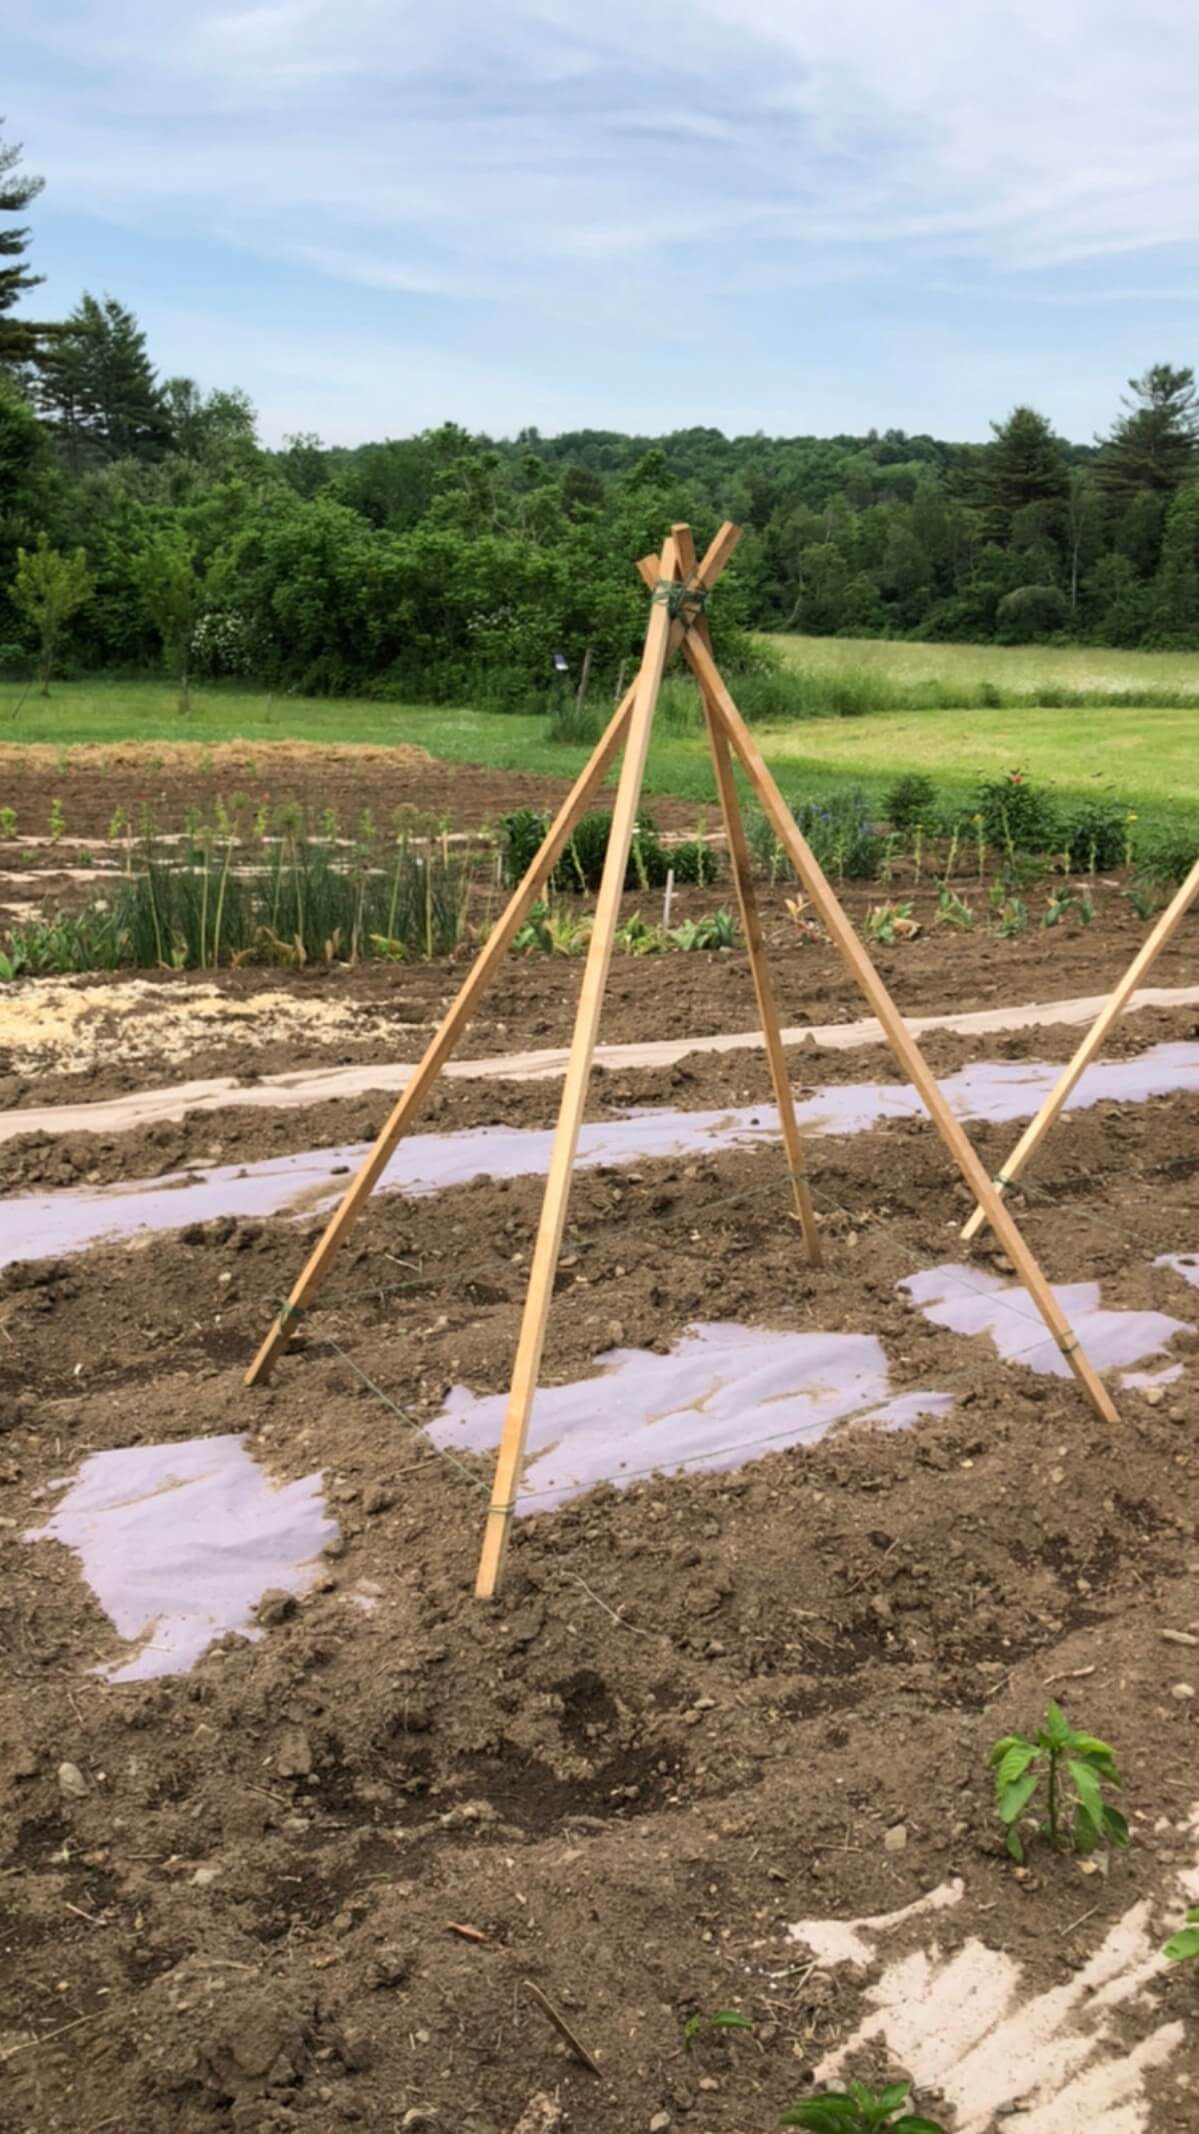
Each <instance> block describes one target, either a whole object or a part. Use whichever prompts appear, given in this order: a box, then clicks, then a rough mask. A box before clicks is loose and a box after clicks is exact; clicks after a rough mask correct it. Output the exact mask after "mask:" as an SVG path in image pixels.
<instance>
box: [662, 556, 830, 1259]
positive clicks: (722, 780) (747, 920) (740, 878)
mask: <svg viewBox="0 0 1199 2134" xmlns="http://www.w3.org/2000/svg"><path fill="white" fill-rule="evenodd" d="M671 531H672V533H673V534H674V539H675V547H676V549H677V550H678V557H679V571H680V574H681V575H682V576H683V577H684V578H687V577H689V576H690V574H691V572H692V571H693V570H694V568H695V548H694V546H693V543H692V539H691V528H690V527H689V526H675V527H672V529H671ZM637 568H638V570H639V571H640V572H641V575H642V577H643V578H646V577H647V573H646V566H645V563H644V562H642V563H639V564H638V566H637ZM650 569H651V571H652V565H651V566H650ZM648 582H649V580H648V579H647V583H648ZM691 627H692V630H693V632H694V633H695V635H696V636H697V637H699V638H700V639H701V640H702V642H703V644H704V645H705V647H706V649H707V651H708V652H709V654H710V653H711V650H712V633H711V630H710V629H709V627H708V622H707V618H706V616H704V615H698V616H697V617H696V619H695V621H694V622H693V623H692V625H691ZM700 697H701V700H702V703H703V707H704V719H705V721H706V723H707V728H708V741H709V743H710V745H711V749H712V766H713V769H714V770H715V773H716V790H717V792H718V794H719V796H720V807H721V813H722V814H723V816H724V828H725V836H726V837H727V839H728V847H729V866H730V869H731V871H732V876H733V882H734V885H735V887H736V891H737V902H738V905H739V906H740V910H741V931H742V933H743V934H744V935H745V947H746V952H747V954H748V956H749V967H750V971H751V973H752V975H753V982H754V992H755V994H756V996H757V1002H758V1020H759V1022H760V1023H761V1025H762V1039H763V1043H764V1045H765V1048H766V1058H767V1061H768V1063H769V1066H770V1079H771V1082H772V1083H773V1085H774V1101H775V1104H776V1105H777V1107H778V1115H779V1127H780V1130H781V1132H782V1137H783V1147H784V1148H785V1150H786V1152H787V1167H788V1175H789V1176H790V1179H791V1192H792V1197H793V1199H794V1201H795V1213H796V1215H797V1216H798V1217H799V1222H800V1227H801V1229H802V1231H803V1237H804V1249H805V1252H806V1255H807V1260H808V1265H809V1266H810V1267H819V1266H820V1264H821V1257H822V1256H821V1250H820V1233H819V1231H818V1230H817V1228H816V1210H815V1209H814V1207H813V1206H812V1195H811V1193H810V1191H809V1189H808V1182H807V1179H806V1178H805V1176H804V1171H805V1169H806V1165H805V1163H804V1145H803V1138H802V1136H801V1134H800V1131H799V1124H798V1121H797V1120H796V1117H795V1099H794V1096H793V1095H792V1092H791V1078H790V1076H789V1074H788V1073H787V1059H786V1054H785V1053H784V1051H783V1039H782V1032H781V1030H780V1026H779V1018H778V1010H777V1008H776V1007H775V1003H774V988H773V986H772V985H771V983H770V967H769V965H768V964H767V961H766V944H765V942H764V941H763V939H762V921H761V917H760V915H759V912H758V897H757V891H756V890H755V888H754V878H753V868H752V866H751V864H750V856H749V846H748V844H747V842H746V837H745V824H744V822H743V820H742V815H741V801H740V798H739V796H738V793H737V781H736V779H735V778H734V776H733V762H732V758H731V756H730V755H729V744H728V741H727V739H726V738H725V731H724V728H723V726H722V725H721V723H720V717H719V714H718V713H717V712H716V711H714V709H713V706H712V703H711V699H710V698H709V695H708V692H707V690H706V689H705V688H704V687H703V686H702V684H701V685H700Z"/></svg>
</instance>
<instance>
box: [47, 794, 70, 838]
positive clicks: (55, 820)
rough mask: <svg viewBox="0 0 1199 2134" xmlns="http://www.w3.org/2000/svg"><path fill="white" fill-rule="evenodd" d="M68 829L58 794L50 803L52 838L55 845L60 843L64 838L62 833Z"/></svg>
mask: <svg viewBox="0 0 1199 2134" xmlns="http://www.w3.org/2000/svg"><path fill="white" fill-rule="evenodd" d="M66 827H67V819H66V816H65V815H64V814H63V809H62V802H61V800H60V799H59V797H58V794H57V793H56V794H55V796H54V798H53V800H52V801H51V802H50V836H51V838H52V839H53V841H54V843H55V844H57V843H58V840H59V838H60V837H61V836H62V833H63V831H64V830H65V829H66Z"/></svg>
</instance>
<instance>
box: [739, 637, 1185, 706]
mask: <svg viewBox="0 0 1199 2134" xmlns="http://www.w3.org/2000/svg"><path fill="white" fill-rule="evenodd" d="M771 643H772V644H775V645H777V646H778V647H779V648H780V649H781V651H782V652H783V653H784V654H785V656H786V658H787V659H788V660H789V661H790V662H791V664H792V665H793V666H796V667H808V668H813V669H815V670H817V671H818V672H820V673H828V674H844V673H846V672H852V671H855V670H859V669H861V668H868V669H869V670H870V671H871V672H874V673H880V674H885V675H887V676H889V677H890V678H891V679H892V680H893V681H896V682H904V683H912V682H921V681H928V680H933V681H937V682H941V683H944V682H954V681H957V682H960V683H961V685H962V687H963V689H974V688H977V686H978V684H979V683H980V682H994V683H995V684H996V686H997V687H998V688H1000V689H1003V690H1009V689H1010V690H1017V689H1020V690H1025V691H1027V693H1028V695H1029V697H1030V698H1031V699H1034V700H1035V698H1036V695H1037V691H1038V690H1039V689H1042V688H1049V689H1128V690H1137V689H1178V690H1199V654H1196V653H1194V652H1120V651H1116V650H1113V649H1112V648H1111V647H1109V646H1106V645H931V644H930V645H925V644H906V643H904V642H902V641H900V640H898V639H895V638H882V637H800V636H795V635H791V636H778V637H774V638H772V639H771Z"/></svg>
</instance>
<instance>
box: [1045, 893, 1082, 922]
mask: <svg viewBox="0 0 1199 2134" xmlns="http://www.w3.org/2000/svg"><path fill="white" fill-rule="evenodd" d="M1081 901H1082V900H1081V898H1080V897H1079V894H1078V891H1077V890H1076V889H1070V888H1068V887H1063V888H1061V889H1055V890H1054V891H1053V893H1052V895H1051V896H1050V899H1049V903H1048V905H1047V906H1046V909H1045V916H1044V918H1043V919H1042V921H1041V924H1042V926H1060V925H1061V923H1062V920H1063V919H1064V918H1065V917H1066V916H1067V914H1068V913H1069V912H1070V911H1072V910H1073V908H1074V906H1075V905H1076V904H1078V903H1080V902H1081Z"/></svg>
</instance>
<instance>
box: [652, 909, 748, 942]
mask: <svg viewBox="0 0 1199 2134" xmlns="http://www.w3.org/2000/svg"><path fill="white" fill-rule="evenodd" d="M666 938H667V941H668V942H669V943H670V945H671V947H672V948H681V949H683V950H685V951H690V950H692V949H716V948H732V947H733V945H734V943H735V942H736V939H737V929H736V926H735V925H734V923H733V918H732V915H731V913H729V912H727V911H710V912H708V913H707V915H706V916H705V917H704V918H702V919H687V920H685V921H684V923H683V925H682V926H672V927H671V930H670V932H669V933H668V934H667V936H666Z"/></svg>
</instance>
